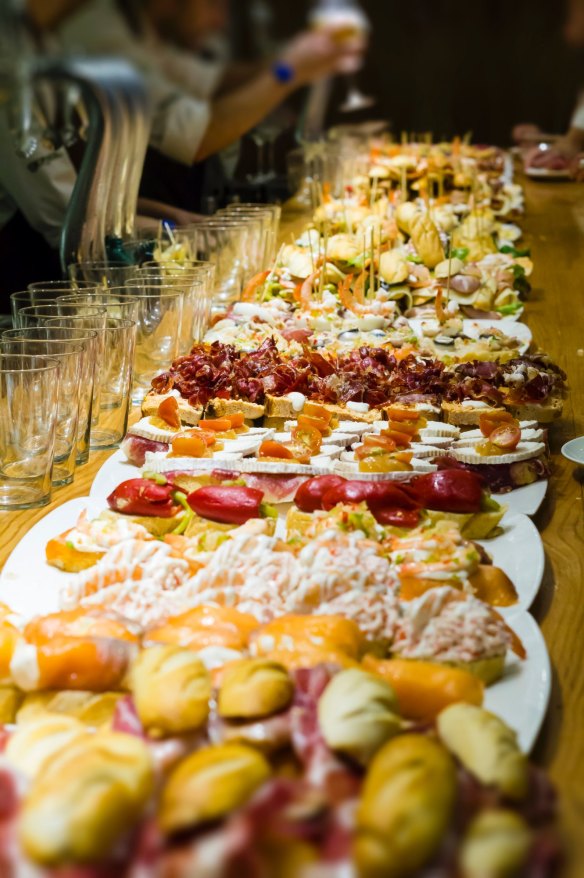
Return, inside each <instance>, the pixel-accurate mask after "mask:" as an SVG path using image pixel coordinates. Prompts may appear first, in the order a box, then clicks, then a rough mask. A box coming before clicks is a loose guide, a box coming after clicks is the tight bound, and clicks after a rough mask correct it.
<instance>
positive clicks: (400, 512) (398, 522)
mask: <svg viewBox="0 0 584 878" xmlns="http://www.w3.org/2000/svg"><path fill="white" fill-rule="evenodd" d="M373 514H374V516H375V520H376V521H377V522H378V523H379V524H384V525H386V526H387V527H417V526H418V524H419V523H420V513H419V511H418V510H417V509H390V508H388V509H376V510H375V511H374V513H373Z"/></svg>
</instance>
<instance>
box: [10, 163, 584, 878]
mask: <svg viewBox="0 0 584 878" xmlns="http://www.w3.org/2000/svg"><path fill="white" fill-rule="evenodd" d="M523 182H524V185H525V190H526V199H527V204H526V216H525V218H524V220H523V221H522V226H523V228H524V230H525V236H526V240H527V243H528V244H529V245H530V246H531V249H532V256H533V259H534V263H535V270H534V275H533V278H532V280H533V285H534V288H533V291H532V293H531V296H530V298H529V301H528V303H527V308H526V314H525V319H526V322H527V323H528V324H529V326H530V328H531V330H532V332H533V337H534V340H535V343H536V344H537V345H539V346H541V348H542V349H543V350H544V351H546V352H547V353H548V354H549V355H550V356H551V357H552V358H553V359H554V360H555V361H556V362H557V363H559V364H560V366H562V368H563V369H565V371H566V372H567V373H568V380H569V386H570V393H569V396H568V399H567V400H566V403H565V408H564V416H563V418H562V420H561V421H560V422H559V423H558V424H557V425H555V426H554V427H552V429H551V431H550V434H551V435H550V441H551V447H552V451H553V455H554V473H553V477H552V480H551V483H550V490H549V493H548V496H547V498H546V500H545V502H544V505H543V506H542V508H541V510H540V512H539V514H538V515H537V517H536V519H535V521H536V524H537V526H538V528H539V530H540V532H541V534H542V537H543V540H544V543H545V550H546V557H547V563H546V570H545V576H544V582H543V585H542V588H541V592H540V594H539V597H538V599H537V601H536V603H535V606H534V608H533V613H534V615H535V616H536V618H537V620H538V622H539V623H540V625H541V627H542V629H543V633H544V636H545V639H546V641H547V644H548V648H549V652H550V655H551V660H552V666H553V691H552V698H551V703H550V707H549V711H548V716H547V719H546V722H545V725H544V728H543V730H542V733H541V735H540V737H539V740H538V742H537V745H536V749H535V754H534V755H535V758H536V760H537V762H538V763H539V764H541V765H543V766H545V767H546V769H548V770H549V772H550V774H551V777H552V779H553V781H554V783H555V784H556V787H557V789H558V792H559V796H560V828H561V831H562V835H563V841H564V845H565V849H566V857H567V864H566V870H565V873H564V874H565V876H566V878H582V876H583V875H584V520H583V502H582V501H583V486H584V468H582V469H579V468H578V467H576V466H575V465H574V464H571V463H569V462H568V461H566V460H564V458H562V457H561V456H560V454H559V450H560V448H561V446H562V444H563V443H564V442H566V441H567V440H568V439H571V438H573V437H575V436H579V435H583V434H584V185H578V184H574V183H555V184H550V183H541V182H537V183H536V182H532V181H529V180H525V181H523ZM307 219H308V217H307V216H306V215H301V214H299V213H291V212H289V211H288V212H287V211H284V215H283V221H282V239H283V240H289V238H290V233H291V232H294V233H296V232H298V231H299V230H300V229H301V228H302V227H303V226H304V224H305V223H306V221H307ZM108 454H109V452H102V453H96V454H92V455H91V457H90V460H89V463H88V464H86V465H85V466H84V467H82V468H80V469H79V470H78V471H77V474H76V476H75V481H74V483H73V484H72V485H70V486H68V487H67V488H63V489H61V490H58V491H56V492H55V495H54V499H53V502H52V503H51V505H50V506H48V507H44V508H43V509H35V510H30V511H27V512H17V513H6V512H3V513H0V567H1V565H2V564H4V562H5V560H6V558H7V557H8V555H9V554H10V552H11V551H12V549H13V548H14V546H15V545H16V543H17V542H18V541H19V540H20V539H21V537H22V536H23V535H24V534H25V533H26V531H27V530H29V528H30V527H31V526H32V525H33V524H34V523H35V522H36V521H38V520H39V519H40V518H42V517H43V515H45V514H46V513H47V512H48V511H50V510H51V509H53V508H54V507H55V506H58V505H60V504H61V503H63V502H64V501H66V500H69V499H71V498H72V497H79V496H83V495H87V494H88V493H89V489H90V486H91V483H92V481H93V478H94V475H95V473H96V472H97V470H98V469H99V467H100V466H101V465H102V463H103V462H104V460H105V459H106V457H107V456H108ZM518 551H521V549H520V547H519V549H518ZM40 561H41V559H39V563H40ZM39 588H42V577H39ZM0 599H1V593H0ZM517 709H518V710H521V705H520V704H518V705H517Z"/></svg>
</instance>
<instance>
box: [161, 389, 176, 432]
mask: <svg viewBox="0 0 584 878" xmlns="http://www.w3.org/2000/svg"><path fill="white" fill-rule="evenodd" d="M156 414H157V415H158V417H159V418H161V419H162V420H163V421H164V422H165V423H166V424H168V426H169V427H174V428H176V429H178V428H179V427H180V415H179V413H178V401H177V399H176V397H175V396H167V397H166V399H163V400H162V402H161V403H160V405H159V406H158V411H157V412H156Z"/></svg>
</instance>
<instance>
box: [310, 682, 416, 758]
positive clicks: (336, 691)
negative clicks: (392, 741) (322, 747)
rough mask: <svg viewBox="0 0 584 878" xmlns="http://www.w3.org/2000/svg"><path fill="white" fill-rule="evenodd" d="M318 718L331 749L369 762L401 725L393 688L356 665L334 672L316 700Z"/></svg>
mask: <svg viewBox="0 0 584 878" xmlns="http://www.w3.org/2000/svg"><path fill="white" fill-rule="evenodd" d="M318 722H319V725H320V729H321V732H322V734H323V736H324V739H325V741H326V742H327V744H328V745H329V747H330V748H331V750H338V751H339V752H341V753H344V754H346V755H347V756H350V757H351V758H352V759H354V760H355V761H356V762H359V763H360V764H361V765H368V764H369V762H370V761H371V759H372V757H373V756H374V754H375V753H376V752H377V751H378V750H379V748H380V747H381V745H382V744H384V743H385V742H386V741H387V740H389V738H392V737H393V736H394V735H396V734H397V733H398V732H399V731H400V728H401V721H400V718H399V716H398V707H397V698H396V695H395V692H394V691H393V689H392V688H391V686H390V685H389V683H386V682H385V680H382V679H381V677H378V676H376V675H375V674H369V673H368V672H367V671H362V670H360V669H358V668H349V669H348V670H346V671H341V672H340V673H338V674H336V675H335V676H334V677H333V678H332V680H331V681H330V683H329V684H328V686H327V687H326V689H325V690H324V692H323V694H322V695H321V697H320V699H319V702H318Z"/></svg>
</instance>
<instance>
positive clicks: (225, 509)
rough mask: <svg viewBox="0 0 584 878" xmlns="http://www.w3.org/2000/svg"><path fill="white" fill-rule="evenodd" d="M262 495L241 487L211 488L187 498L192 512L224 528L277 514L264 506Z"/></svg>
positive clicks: (256, 491)
mask: <svg viewBox="0 0 584 878" xmlns="http://www.w3.org/2000/svg"><path fill="white" fill-rule="evenodd" d="M263 497H264V492H263V491H258V490H257V488H244V487H241V486H240V485H208V486H207V487H205V488H198V489H197V490H196V491H193V492H192V493H191V494H189V496H188V497H187V503H188V504H189V506H190V507H191V509H192V510H193V511H194V512H196V514H197V515H200V516H201V517H202V518H209V519H210V520H211V521H219V522H221V523H222V524H245V522H246V521H249V519H250V518H265V517H266V516H273V515H274V514H275V513H274V511H273V510H272V508H271V507H270V506H268V505H267V504H265V503H262V500H263Z"/></svg>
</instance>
